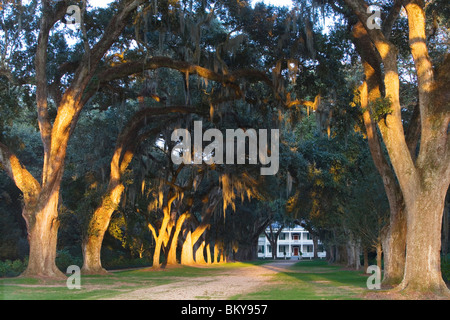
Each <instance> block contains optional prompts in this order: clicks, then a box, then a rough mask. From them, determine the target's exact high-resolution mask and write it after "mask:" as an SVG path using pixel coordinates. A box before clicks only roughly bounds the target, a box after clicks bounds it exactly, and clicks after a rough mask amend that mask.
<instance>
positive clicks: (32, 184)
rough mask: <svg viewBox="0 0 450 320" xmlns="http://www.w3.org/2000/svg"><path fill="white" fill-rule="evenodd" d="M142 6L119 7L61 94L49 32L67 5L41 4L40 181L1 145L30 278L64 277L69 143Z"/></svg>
mask: <svg viewBox="0 0 450 320" xmlns="http://www.w3.org/2000/svg"><path fill="white" fill-rule="evenodd" d="M139 4H140V1H122V2H120V3H119V5H118V10H117V12H115V14H114V15H113V16H112V18H111V20H110V23H109V24H108V26H107V27H106V28H105V31H104V33H103V35H101V37H100V38H99V39H98V40H97V41H95V43H94V45H93V46H92V48H89V44H88V45H87V46H86V50H85V52H84V53H83V56H82V58H81V60H80V61H79V62H78V63H77V64H76V66H75V68H74V73H73V77H72V79H71V81H70V84H67V85H66V86H65V88H64V90H63V91H60V87H59V86H57V89H56V90H51V89H52V86H51V84H50V83H49V81H48V77H47V68H48V63H49V62H48V60H47V50H48V44H49V35H50V32H51V30H52V29H53V27H54V26H55V24H56V23H57V22H58V21H60V20H61V19H62V18H63V17H64V15H65V13H66V11H67V7H68V2H67V1H59V2H57V3H55V4H53V2H52V1H48V0H44V1H42V2H41V3H40V9H41V10H40V16H39V18H40V21H39V27H38V39H37V46H36V51H35V59H34V61H35V63H34V77H35V85H36V108H37V114H38V124H39V131H40V134H41V139H42V143H43V150H44V161H43V167H42V171H41V177H40V178H39V180H38V179H36V178H35V177H33V176H32V175H31V174H30V173H29V171H28V170H27V169H26V168H25V167H24V166H23V165H22V164H21V163H20V161H19V159H18V158H17V157H16V156H15V155H14V154H13V153H11V152H10V150H9V148H8V147H7V146H6V145H4V144H1V145H0V149H1V153H0V161H1V163H2V166H3V168H4V169H5V170H6V172H7V173H8V175H9V176H10V177H11V178H12V179H13V180H14V182H15V183H16V185H17V187H18V188H19V189H20V190H21V191H22V193H23V194H24V208H23V211H22V216H23V218H24V219H25V221H26V223H27V231H28V241H29V244H30V255H29V261H28V266H27V270H26V271H25V274H26V275H28V276H43V277H61V276H63V275H62V273H61V271H59V270H58V268H57V267H56V265H55V257H56V241H57V233H58V227H59V222H58V205H59V200H60V199H59V197H60V186H61V179H62V177H63V172H64V162H65V157H66V150H67V144H68V142H69V138H70V136H71V134H72V132H73V130H74V129H75V126H76V123H77V120H78V117H79V114H80V112H81V110H82V108H83V106H84V105H85V104H86V102H87V101H88V100H89V98H90V97H91V96H92V94H93V92H92V93H90V94H89V93H88V94H86V93H85V90H86V88H87V87H88V85H89V83H90V82H91V80H92V78H93V76H94V74H95V72H96V70H97V67H98V65H99V63H100V61H101V59H102V58H103V56H104V55H105V54H106V52H107V51H108V50H109V49H110V47H111V46H112V45H113V43H114V42H115V41H116V40H117V38H118V37H119V35H120V34H121V32H122V30H123V28H124V27H125V25H126V23H127V21H128V18H129V17H130V15H131V14H132V13H133V11H134V10H135V9H136V8H137V6H138V5H139ZM61 76H62V74H61ZM57 80H58V81H59V80H60V79H57ZM50 92H51V93H52V98H53V99H54V101H55V103H56V105H57V113H56V116H55V118H54V119H53V121H51V118H50V116H49V98H50V95H49V93H50Z"/></svg>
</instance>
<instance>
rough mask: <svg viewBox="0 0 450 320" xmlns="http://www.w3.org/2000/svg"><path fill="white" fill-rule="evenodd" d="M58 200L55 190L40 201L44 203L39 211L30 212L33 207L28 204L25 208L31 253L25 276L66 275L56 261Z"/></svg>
mask: <svg viewBox="0 0 450 320" xmlns="http://www.w3.org/2000/svg"><path fill="white" fill-rule="evenodd" d="M58 200H59V192H58V191H53V192H52V193H51V195H50V196H49V197H48V199H46V200H44V201H41V202H40V203H42V204H40V205H38V206H37V208H38V209H37V210H38V211H37V212H30V210H32V209H30V208H27V206H26V207H25V208H24V211H23V216H24V218H25V219H26V221H27V229H28V241H29V244H30V254H29V258H28V266H27V269H26V270H25V272H24V273H23V274H22V275H23V276H26V277H48V278H64V277H65V276H64V274H63V273H62V272H61V271H60V270H59V269H58V268H57V266H56V263H55V259H56V244H57V235H58V227H59V221H58ZM30 217H33V218H32V219H30ZM30 220H32V221H30Z"/></svg>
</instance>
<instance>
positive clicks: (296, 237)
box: [292, 234, 300, 241]
mask: <svg viewBox="0 0 450 320" xmlns="http://www.w3.org/2000/svg"><path fill="white" fill-rule="evenodd" d="M299 238H300V237H299V235H298V234H293V235H292V240H294V241H295V240H299Z"/></svg>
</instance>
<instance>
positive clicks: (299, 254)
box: [258, 224, 326, 259]
mask: <svg viewBox="0 0 450 320" xmlns="http://www.w3.org/2000/svg"><path fill="white" fill-rule="evenodd" d="M277 230H278V225H277V224H272V231H273V232H274V233H276V232H277ZM266 232H267V234H270V229H269V227H267V229H266ZM277 246H278V250H277V258H279V259H300V258H302V259H305V258H308V259H309V258H312V257H313V256H314V243H313V240H312V238H311V235H310V234H309V232H308V231H307V230H306V229H305V228H303V227H301V226H299V225H295V227H285V228H283V230H282V231H281V233H280V235H279V236H278V242H277ZM317 249H318V250H317V256H318V257H319V258H325V257H326V252H325V251H324V249H323V246H322V243H321V242H320V240H319V241H318V248H317ZM258 258H268V259H271V258H272V246H271V244H270V242H269V239H267V237H266V236H265V234H264V233H263V234H261V235H260V236H259V239H258Z"/></svg>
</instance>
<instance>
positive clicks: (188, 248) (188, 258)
mask: <svg viewBox="0 0 450 320" xmlns="http://www.w3.org/2000/svg"><path fill="white" fill-rule="evenodd" d="M214 254H215V252H214ZM181 264H182V265H185V266H190V265H193V264H195V261H194V252H193V244H192V238H191V231H189V232H188V233H187V235H186V239H185V240H184V242H183V247H182V250H181Z"/></svg>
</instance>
